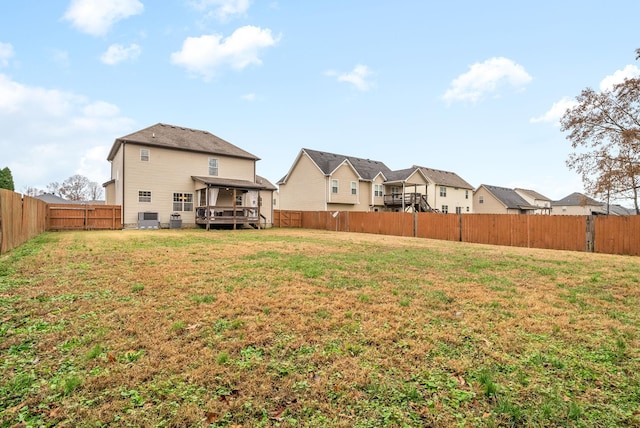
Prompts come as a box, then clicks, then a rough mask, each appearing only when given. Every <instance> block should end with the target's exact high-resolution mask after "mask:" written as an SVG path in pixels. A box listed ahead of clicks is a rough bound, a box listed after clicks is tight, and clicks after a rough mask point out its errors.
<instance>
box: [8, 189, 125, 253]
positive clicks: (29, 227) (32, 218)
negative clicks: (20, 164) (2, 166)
mask: <svg viewBox="0 0 640 428" xmlns="http://www.w3.org/2000/svg"><path fill="white" fill-rule="evenodd" d="M94 229H122V209H121V207H120V206H119V205H74V204H55V205H54V204H52V205H48V204H47V203H45V202H44V201H41V200H40V199H36V198H31V197H29V196H22V195H21V194H20V193H15V192H12V191H10V190H5V189H0V254H4V253H6V252H7V251H9V250H11V249H13V248H16V247H17V246H18V245H20V244H23V243H25V242H27V241H28V240H29V239H31V238H34V237H36V236H37V235H39V234H40V233H42V232H44V231H45V230H94Z"/></svg>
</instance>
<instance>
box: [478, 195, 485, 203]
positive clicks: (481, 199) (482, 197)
mask: <svg viewBox="0 0 640 428" xmlns="http://www.w3.org/2000/svg"><path fill="white" fill-rule="evenodd" d="M478 203H480V204H484V196H482V195H480V196H478Z"/></svg>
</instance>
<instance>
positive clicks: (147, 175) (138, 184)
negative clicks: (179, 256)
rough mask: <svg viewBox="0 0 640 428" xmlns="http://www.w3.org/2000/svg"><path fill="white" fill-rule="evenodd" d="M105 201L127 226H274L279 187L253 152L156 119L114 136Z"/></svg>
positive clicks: (203, 133)
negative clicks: (264, 173) (258, 167)
mask: <svg viewBox="0 0 640 428" xmlns="http://www.w3.org/2000/svg"><path fill="white" fill-rule="evenodd" d="M107 160H108V161H109V162H110V163H111V180H110V181H108V182H106V183H104V184H103V186H104V187H105V193H106V203H107V204H108V205H120V206H121V207H122V219H123V220H122V222H123V226H124V227H125V228H132V227H133V228H135V227H153V226H156V227H168V226H170V225H171V224H175V223H172V222H171V220H175V219H177V218H179V219H180V220H181V222H180V224H181V226H183V227H195V226H196V225H200V226H203V227H207V228H208V227H210V226H217V225H233V227H236V226H237V225H251V226H254V227H258V226H260V227H262V226H270V225H272V224H273V192H274V191H275V186H273V185H272V184H271V183H269V182H268V181H267V180H265V179H264V178H261V177H259V176H258V175H257V174H256V162H257V161H258V160H259V158H258V157H256V156H255V155H253V154H251V153H249V152H247V151H245V150H242V149H241V148H239V147H237V146H234V145H233V144H231V143H229V142H227V141H225V140H223V139H221V138H219V137H217V136H215V135H213V134H211V133H209V132H207V131H201V130H196V129H190V128H184V127H179V126H173V125H167V124H163V123H158V124H156V125H153V126H150V127H148V128H145V129H142V130H140V131H136V132H134V133H132V134H129V135H126V136H124V137H120V138H116V140H115V141H114V143H113V146H112V147H111V151H110V152H109V155H108V157H107Z"/></svg>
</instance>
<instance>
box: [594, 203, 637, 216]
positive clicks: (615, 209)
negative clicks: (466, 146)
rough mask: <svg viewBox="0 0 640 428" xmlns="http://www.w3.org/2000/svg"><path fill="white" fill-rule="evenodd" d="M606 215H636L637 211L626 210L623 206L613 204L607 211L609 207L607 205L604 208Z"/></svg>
mask: <svg viewBox="0 0 640 428" xmlns="http://www.w3.org/2000/svg"><path fill="white" fill-rule="evenodd" d="M602 209H603V210H604V212H605V213H606V214H610V215H621V216H625V215H636V211H635V210H633V209H630V208H625V207H623V206H622V205H617V204H611V205H609V208H608V209H607V205H606V204H605V205H604V206H603V208H602Z"/></svg>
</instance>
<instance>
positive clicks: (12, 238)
mask: <svg viewBox="0 0 640 428" xmlns="http://www.w3.org/2000/svg"><path fill="white" fill-rule="evenodd" d="M46 206H47V204H46V203H44V202H43V201H41V200H39V199H35V198H31V197H29V196H24V197H23V196H22V195H21V194H19V193H15V192H12V191H10V190H6V189H0V254H4V253H6V252H7V251H9V250H11V249H13V248H15V247H17V246H18V245H20V244H23V243H25V242H27V241H28V240H29V239H31V238H33V237H35V236H37V235H38V234H40V233H42V232H44V231H45V229H46Z"/></svg>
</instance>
